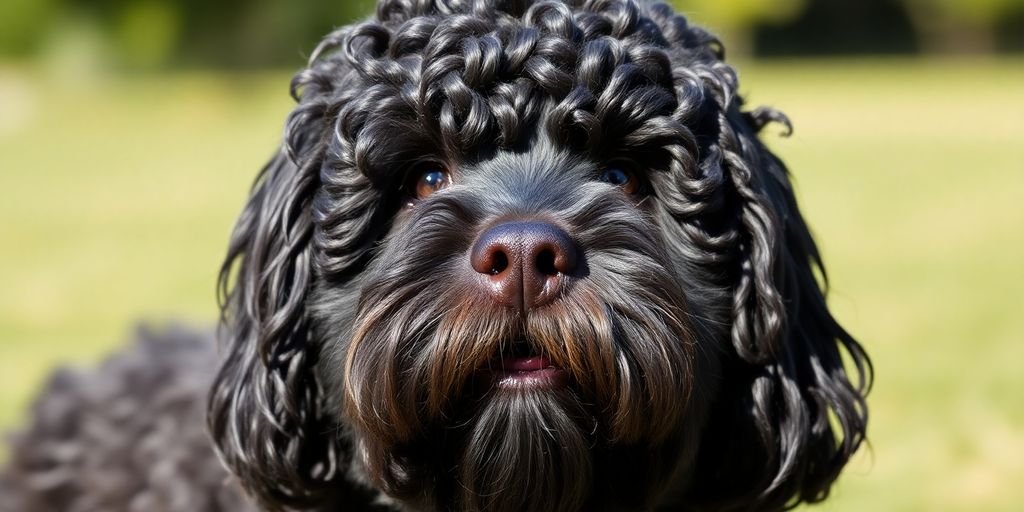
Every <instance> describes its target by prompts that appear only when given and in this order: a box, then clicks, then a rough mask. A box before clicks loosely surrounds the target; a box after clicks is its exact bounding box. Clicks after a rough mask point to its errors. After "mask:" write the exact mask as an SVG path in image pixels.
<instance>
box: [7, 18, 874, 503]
mask: <svg viewBox="0 0 1024 512" xmlns="http://www.w3.org/2000/svg"><path fill="white" fill-rule="evenodd" d="M570 4H573V5H567V4H563V3H561V2H531V1H528V0H509V1H505V2H502V1H491V0H464V1H457V0H451V1H447V2H441V1H437V2H434V1H427V0H423V1H402V0H382V1H381V2H380V5H379V6H378V10H377V16H376V18H375V19H373V20H370V21H366V22H363V23H359V24H356V25H352V26H349V27H344V28H342V29H340V30H338V31H336V32H335V33H333V34H331V35H330V36H328V38H327V39H326V40H325V41H324V43H322V44H321V46H320V48H318V50H317V52H316V53H315V55H314V57H313V59H312V60H311V63H310V66H309V67H308V68H307V69H305V70H303V71H302V72H300V73H299V74H298V75H297V76H296V79H295V81H294V82H293V94H294V95H295V96H296V98H297V99H298V101H299V105H298V107H297V108H296V109H295V111H294V112H293V113H292V115H291V116H290V118H289V121H288V124H287V128H286V134H285V144H284V147H283V148H282V150H281V151H280V153H279V154H278V155H277V156H275V157H274V158H273V159H272V161H271V162H270V164H268V166H267V167H266V168H265V169H264V171H263V172H262V173H261V175H260V178H259V179H258V181H257V184H256V187H255V188H254V190H253V192H252V195H251V197H250V200H249V203H248V205H247V206H246V208H245V210H244V211H243V213H242V215H241V217H240V219H239V221H238V225H237V227H236V230H235V233H234V235H233V237H232V241H231V245H230V249H229V255H228V258H227V261H226V263H225V266H224V269H223V272H222V277H221V283H222V288H223V292H224V301H223V304H224V322H223V333H224V336H223V340H222V343H223V344H224V351H223V354H222V355H221V357H222V363H221V366H220V369H219V370H218V372H217V375H216V377H213V376H212V375H211V376H210V379H211V385H212V388H211V391H210V394H209V407H208V410H207V420H208V424H209V429H210V433H211V436H212V439H213V443H214V447H215V448H216V450H217V452H218V453H219V455H220V458H221V459H222V460H223V462H224V463H225V464H226V466H227V467H228V468H229V469H230V471H231V473H232V474H233V475H234V479H233V480H230V479H229V478H228V476H227V474H226V473H225V474H223V475H218V474H217V472H216V470H215V469H214V468H216V467H217V466H215V464H214V462H213V457H212V454H213V448H211V449H210V450H208V451H206V452H203V453H205V455H196V458H195V459H193V460H196V461H203V467H208V468H210V472H209V473H206V472H200V471H197V472H193V473H189V474H190V475H195V476H196V479H195V481H194V482H188V483H187V484H183V485H177V484H175V485H173V486H172V485H171V482H179V480H175V479H173V478H171V479H168V480H161V479H160V478H159V477H156V476H153V477H150V478H149V479H148V480H147V482H148V485H152V486H156V487H161V486H165V485H166V486H168V489H170V488H171V487H173V489H172V490H169V491H167V493H165V494H161V495H160V496H165V497H167V498H166V501H159V499H162V498H154V497H152V496H150V495H147V496H150V497H149V498H147V499H149V500H150V501H149V502H147V503H149V505H147V506H143V508H141V509H140V510H160V509H166V510H219V509H221V508H222V507H223V508H224V509H229V508H231V507H235V506H241V505H237V503H238V502H237V501H234V500H237V496H235V495H234V494H232V493H233V492H234V491H233V487H231V486H230V485H229V484H228V483H226V482H228V481H229V480H230V481H237V482H238V483H240V484H241V487H243V488H244V489H245V491H246V492H247V494H249V496H250V497H251V498H252V499H253V500H254V501H255V503H257V504H258V505H259V506H260V507H262V508H268V509H280V508H290V509H306V508H308V509H318V510H350V509H356V510H362V509H368V508H369V507H379V508H381V509H388V508H398V509H409V510H438V511H440V510H487V511H514V510H538V511H539V510H559V511H563V510H777V509H782V508H784V507H787V506H790V505H793V504H794V503H798V502H801V501H817V500H820V499H822V498H824V496H825V495H826V494H827V492H828V489H829V487H830V485H831V483H832V482H833V481H834V479H835V478H836V476H837V475H838V473H839V471H840V470H841V468H842V467H843V465H844V464H845V463H846V461H847V459H848V458H849V456H850V455H851V454H852V453H853V452H854V451H855V450H856V449H857V447H858V446H859V444H860V442H861V441H862V440H863V436H864V429H865V424H866V414H867V412H866V408H865V403H864V393H865V391H866V388H867V386H868V384H869V382H870V366H869V363H868V360H867V357H866V355H865V354H864V353H863V351H862V350H861V348H860V346H859V345H858V344H857V342H856V341H855V340H854V339H853V338H852V337H850V335H849V334H847V333H846V332H845V331H844V330H843V329H842V328H841V327H840V326H839V325H838V324H837V323H836V322H835V320H834V319H833V318H832V316H831V315H830V314H829V311H828V309H827V307H826V304H825V300H824V294H823V290H822V287H821V286H819V284H818V281H817V279H816V278H815V269H816V268H817V269H821V265H820V261H819V257H818V253H817V249H816V248H815V245H814V242H813V240H812V239H811V237H810V234H809V232H808V230H807V227H806V225H805V224H804V221H803V219H802V217H801V215H800V212H799V210H798V209H797V206H796V202H795V199H794V197H793V194H792V190H791V188H790V184H789V180H788V177H787V175H786V171H785V169H784V167H783V166H782V164H781V162H779V161H778V160H777V159H776V158H775V157H774V156H773V155H772V154H771V153H770V152H769V151H768V150H767V149H766V148H765V147H764V146H763V145H762V144H761V143H760V142H759V141H758V139H757V137H756V132H757V131H758V130H759V129H760V128H761V127H762V126H763V125H765V124H767V123H769V122H772V121H781V122H783V123H787V121H786V120H785V118H784V117H783V116H782V115H781V114H780V113H778V112H775V111H772V110H770V109H757V110H754V111H751V112H744V111H742V110H741V107H742V104H741V100H740V98H739V97H738V96H737V95H736V89H737V83H736V78H735V75H734V73H733V71H732V69H731V68H730V67H728V66H727V65H725V64H724V63H723V61H722V51H721V48H720V45H719V43H718V42H717V41H716V40H715V39H714V38H713V37H712V36H710V35H709V34H708V33H707V32H705V31H703V30H701V29H699V28H695V27H693V26H691V25H689V24H688V23H687V21H686V20H685V19H684V18H682V17H681V16H679V15H677V14H675V13H674V12H672V10H671V9H670V8H669V7H667V6H665V5H650V4H646V3H643V4H637V3H634V2H624V1H617V0H594V1H588V2H585V3H583V5H575V3H574V2H570ZM822 272H823V271H822ZM196 350H201V349H198V348H197V349H196ZM842 352H845V353H846V354H847V355H848V357H849V361H850V363H851V368H852V369H853V370H854V371H855V374H856V375H855V378H854V379H850V378H848V377H847V373H846V368H845V367H844V364H843V358H842V355H841V353H842ZM115 366H116V365H115ZM114 373H116V372H114ZM203 375H210V374H205V373H204V374H203ZM98 378H99V379H100V381H101V382H103V381H106V380H109V379H111V377H110V375H103V374H102V373H101V376H100V377H98ZM196 380H201V379H196ZM168 382H175V381H174V380H173V379H168ZM854 383H856V384H854ZM146 389H149V388H146ZM61 393H63V391H62V390H61V389H60V387H59V386H58V387H57V388H56V389H54V390H53V391H52V392H51V394H61ZM190 396H191V397H192V398H191V400H192V402H190V403H195V401H196V400H198V394H197V393H193V394H191V395H190ZM47 400H51V401H52V400H54V399H53V398H46V399H44V401H43V402H42V403H41V404H42V405H41V406H40V415H39V419H38V420H37V421H38V423H39V425H37V426H34V427H33V428H32V429H31V430H30V432H29V433H28V434H27V435H26V437H25V438H24V439H23V440H22V441H20V443H19V445H18V446H16V449H15V450H14V457H13V462H14V464H13V465H12V467H13V471H10V472H9V474H8V477H7V481H6V482H7V483H6V484H4V485H7V486H8V487H9V488H10V489H14V490H13V491H11V493H12V494H11V495H12V496H14V495H18V496H21V497H20V498H18V499H22V500H25V501H23V502H21V503H22V510H31V509H32V508H33V506H32V503H36V502H31V501H29V500H32V499H37V500H45V499H47V498H45V497H41V496H47V495H49V496H52V495H61V496H63V498H61V499H68V500H70V499H78V500H85V501H80V503H86V505H81V506H80V507H79V508H76V510H93V509H95V508H89V505H88V503H91V502H89V501H88V499H90V498H89V494H90V493H93V494H96V493H99V492H100V491H103V492H107V491H108V489H106V488H101V487H100V486H97V487H95V488H94V487H93V486H90V485H89V484H87V483H77V484H76V485H77V486H76V487H75V488H74V490H73V491H68V490H64V491H62V492H63V494H61V493H54V492H52V491H54V489H58V487H55V486H52V485H51V486H50V487H49V488H48V487H47V485H44V484H45V483H46V479H45V478H44V477H43V476H40V471H42V472H45V471H48V470H51V469H52V468H53V467H56V466H59V465H60V464H59V463H60V459H59V457H58V456H57V455H51V457H50V459H46V460H47V461H48V462H45V463H44V462H40V461H41V460H42V459H40V458H39V457H36V456H35V454H36V453H38V452H37V451H36V450H35V449H34V448H33V447H34V446H38V447H46V446H50V445H51V444H53V443H50V441H52V440H53V439H55V438H59V437H60V436H61V435H63V436H65V438H66V441H67V443H70V444H74V440H75V439H77V438H79V437H81V436H80V433H79V432H78V431H72V432H70V433H68V432H66V431H65V432H58V433H53V432H52V429H48V428H47V426H46V425H47V424H48V422H49V421H50V420H51V418H49V417H48V416H47V414H46V413H47V410H48V409H49V407H48V406H47V405H46V404H47ZM151 414H153V415H154V416H156V417H154V418H153V419H152V421H153V422H155V423H157V424H158V423H159V421H160V416H162V415H164V412H163V411H151ZM193 414H195V412H194V410H193ZM181 418H184V417H183V416H179V419H181ZM194 419H196V420H198V418H194ZM84 421H85V423H88V422H89V420H84ZM837 427H838V428H837ZM111 435H115V434H111ZM117 435H120V434H117ZM125 435H127V436H131V435H133V434H130V433H128V434H125ZM193 441H194V436H193V437H189V438H188V440H183V441H182V443H192V442H193ZM67 443H66V444H67ZM58 444H59V443H58ZM172 444H174V443H172ZM117 446H118V447H117V448H115V449H117V450H122V451H126V452H125V454H126V455H127V450H129V449H128V447H127V446H125V445H117ZM57 451H59V450H57ZM200 451H202V450H201V449H200ZM54 453H55V452H54ZM197 453H199V452H197ZM33 457H36V458H33ZM202 457H205V458H202ZM74 460H78V459H74ZM110 460H114V459H113V458H112V459H110ZM145 460H147V461H151V463H152V464H159V463H160V462H161V461H160V460H159V459H157V460H153V459H151V458H150V459H145ZM65 462H66V461H65ZM47 464H49V465H47ZM207 465H208V466H207ZM175 474H176V473H175ZM12 475H13V476H12ZM199 475H202V477H199ZM217 478H220V481H222V482H225V483H224V485H225V486H227V487H224V488H216V487H215V488H216V489H217V490H211V489H214V488H211V487H210V486H209V484H210V480H211V479H213V480H216V479H217ZM87 481H88V480H85V481H84V482H87ZM185 481H187V479H184V480H181V482H185ZM39 482H44V484H40V483H39ZM129 485H131V486H134V487H129ZM114 487H117V486H116V485H115V486H114ZM123 487H124V489H114V490H115V491H119V492H121V491H124V490H125V489H129V488H131V489H141V488H144V487H145V486H142V487H140V486H139V483H138V482H136V481H130V482H125V483H124V486H123ZM36 491H39V492H36ZM42 491H48V492H50V494H47V493H46V492H42ZM140 492H141V491H140ZM179 493H185V494H184V496H190V495H189V494H188V493H201V496H202V497H201V498H196V500H198V501H195V502H194V503H193V502H189V503H192V504H191V505H188V506H189V507H191V508H175V507H176V506H179V505H180V504H175V503H174V502H173V499H172V498H173V497H174V496H179ZM211 493H212V494H211ZM216 493H225V494H224V495H223V496H221V495H217V497H216V498H213V497H211V496H213V494H216ZM115 494H116V493H115ZM69 495H71V496H72V498H69V497H68V496H69ZM116 495H118V496H121V495H124V496H131V495H132V493H131V492H121V494H116ZM55 499H56V498H55ZM93 499H95V498H93ZM112 499H113V498H112ZM126 499H127V498H126ZM140 499H141V498H140ZM182 499H184V498H182ZM152 500H158V501H156V502H154V501H152ZM38 503H46V502H45V501H39V502H38ZM61 503H70V501H64V502H61ZM153 503H157V505H153ZM196 503H198V504H196ZM224 503H230V504H231V505H230V506H228V505H224ZM40 507H42V506H41V505H40V506H39V507H36V508H40ZM147 507H148V508H147ZM203 507H206V508H203ZM42 508H45V507H42Z"/></svg>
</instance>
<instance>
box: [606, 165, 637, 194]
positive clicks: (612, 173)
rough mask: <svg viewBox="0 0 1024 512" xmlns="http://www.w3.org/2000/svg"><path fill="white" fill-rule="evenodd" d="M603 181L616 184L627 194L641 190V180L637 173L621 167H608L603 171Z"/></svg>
mask: <svg viewBox="0 0 1024 512" xmlns="http://www.w3.org/2000/svg"><path fill="white" fill-rule="evenodd" d="M601 181H603V182H605V183H608V184H611V185H615V186H616V187H619V188H621V189H622V191H623V192H625V193H627V194H635V193H636V192H637V191H638V190H640V180H638V179H637V178H636V175H634V174H633V172H631V171H628V170H626V169H623V168H621V167H608V168H607V169H605V170H604V171H601Z"/></svg>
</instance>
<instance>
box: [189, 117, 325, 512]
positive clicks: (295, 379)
mask: <svg viewBox="0 0 1024 512" xmlns="http://www.w3.org/2000/svg"><path fill="white" fill-rule="evenodd" d="M322 108H323V107H322V106H318V105H317V103H316V102H306V101H303V102H301V103H300V105H299V106H298V107H297V108H296V110H295V111H293V112H292V114H291V117H290V118H289V122H288V125H287V128H286V134H285V144H284V147H283V148H282V149H281V150H280V151H279V152H278V154H277V155H276V156H274V157H273V158H272V159H271V161H270V162H269V163H268V164H267V165H266V167H265V168H264V169H263V170H262V171H261V173H260V175H259V176H258V177H257V180H256V183H255V185H254V187H253V190H252V191H251V194H250V197H249V199H248V202H247V204H246V206H245V208H244V210H243V211H242V214H241V216H240V217H239V219H238V221H237V224H236V226H235V230H234V232H233V233H232V236H231V241H230V246H229V249H228V255H227V258H226V260H225V263H224V265H223V267H222V268H221V275H220V300H221V311H222V319H221V320H222V321H221V329H222V330H221V333H220V337H221V342H222V344H223V345H224V346H223V354H222V358H223V362H222V364H221V369H220V371H219V373H218V375H217V377H216V380H215V382H214V385H213V387H212V389H211V392H210V398H209V409H208V423H209V428H210V432H211V435H212V437H213V440H214V442H215V444H216V447H217V449H218V452H219V453H220V456H221V458H222V459H223V461H224V462H225V463H226V464H227V465H228V466H230V468H231V470H232V471H233V472H234V474H235V475H236V476H238V478H239V479H240V481H241V483H242V484H243V485H244V486H245V488H246V489H247V490H248V492H249V493H250V494H251V495H252V496H253V497H254V498H255V499H257V500H258V501H259V502H260V505H261V506H262V507H264V508H268V509H278V508H280V507H282V506H287V507H303V506H308V505H310V504H313V503H317V502H319V501H321V500H322V499H323V494H324V493H325V492H326V489H327V488H329V487H330V484H331V482H332V481H334V480H335V479H336V478H338V473H339V471H338V468H337V466H338V463H339V461H338V457H339V449H340V447H339V446H338V445H337V443H338V440H337V438H338V436H336V435H332V433H333V432H334V429H332V428H331V423H330V421H329V419H328V418H327V414H325V412H324V406H323V403H322V401H323V397H324V393H323V392H322V389H320V379H318V378H317V375H316V369H315V363H316V359H317V357H318V354H319V348H320V347H318V346H315V341H314V337H313V336H311V335H310V333H309V321H308V319H307V295H308V293H309V291H310V287H311V284H312V274H313V265H312V264H311V257H312V256H311V253H312V250H311V239H312V237H313V236H314V226H313V219H312V214H311V210H312V202H313V201H314V196H315V193H316V191H317V189H318V187H319V185H320V182H319V180H320V170H321V166H322V164H323V158H324V157H323V155H324V146H325V144H326V143H325V141H324V139H325V137H324V136H323V132H324V126H323V125H324V123H325V121H324V115H323V112H322V111H321V110H322Z"/></svg>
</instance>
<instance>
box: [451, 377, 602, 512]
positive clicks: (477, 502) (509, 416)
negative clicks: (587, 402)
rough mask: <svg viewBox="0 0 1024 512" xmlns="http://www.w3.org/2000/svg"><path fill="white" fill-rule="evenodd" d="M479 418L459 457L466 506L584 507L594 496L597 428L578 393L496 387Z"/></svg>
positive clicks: (514, 508) (511, 508)
mask: <svg viewBox="0 0 1024 512" xmlns="http://www.w3.org/2000/svg"><path fill="white" fill-rule="evenodd" d="M474 416H475V417H474V418H473V420H472V421H471V423H470V424H469V428H468V429H467V430H468V431H467V434H466V437H465V444H464V451H463V453H462V454H461V457H460V458H459V468H458V475H459V482H458V484H459V485H458V487H457V488H456V492H457V493H458V494H459V495H460V497H461V499H460V500H459V502H460V503H461V504H462V508H463V509H464V510H488V511H510V512H511V511H521V510H576V509H578V508H580V506H581V504H582V503H583V502H584V500H585V499H586V498H587V495H588V494H590V487H591V469H592V462H591V453H590V448H591V446H592V443H593V439H592V434H593V431H594V427H593V416H591V414H590V413H589V412H588V411H587V408H586V407H585V406H584V405H583V404H582V403H581V402H580V400H579V399H578V397H577V396H576V395H575V393H574V392H573V391H572V390H570V389H560V390H550V391H548V392H543V393H538V392H536V391H533V390H529V389H522V388H496V389H494V390H493V391H492V392H491V393H490V394H489V396H487V397H486V398H485V399H484V400H483V402H482V403H481V406H480V408H479V409H478V410H477V412H476V414H475V415H474ZM588 424H589V425H591V426H590V428H589V429H588V428H587V425H588Z"/></svg>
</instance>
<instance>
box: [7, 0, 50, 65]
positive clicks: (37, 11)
mask: <svg viewBox="0 0 1024 512" xmlns="http://www.w3.org/2000/svg"><path fill="white" fill-rule="evenodd" d="M56 4H57V1H56V0H3V1H0V55H3V56H23V55H27V54H30V53H31V52H33V51H35V50H36V49H38V47H39V45H40V44H41V43H42V38H41V37H40V34H39V28H40V27H43V26H45V25H46V22H47V20H48V19H50V18H52V17H53V14H54V11H55V10H56Z"/></svg>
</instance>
